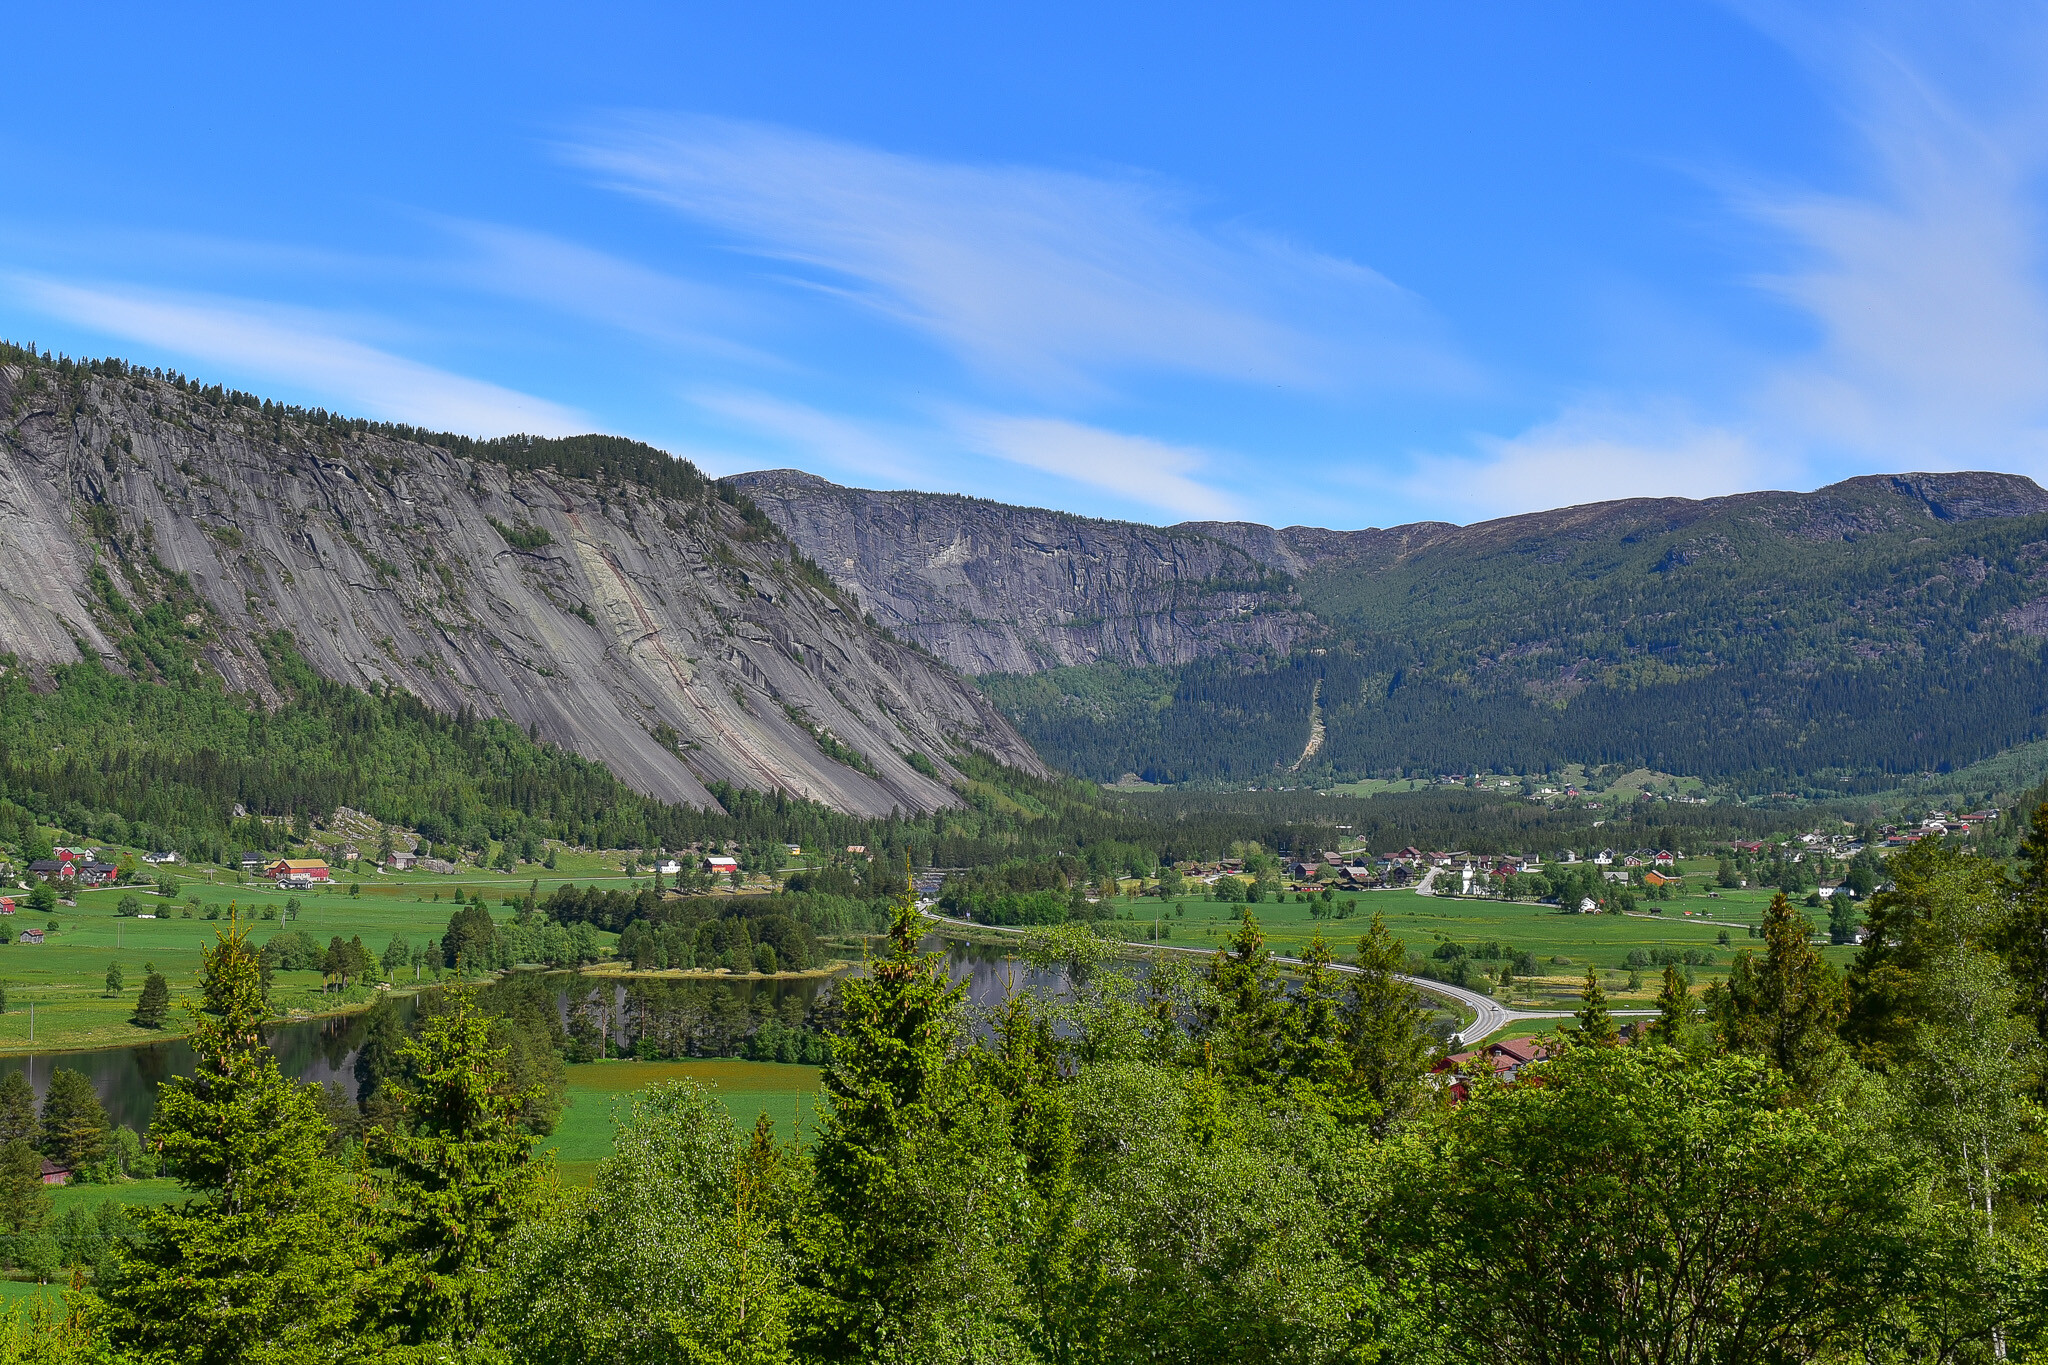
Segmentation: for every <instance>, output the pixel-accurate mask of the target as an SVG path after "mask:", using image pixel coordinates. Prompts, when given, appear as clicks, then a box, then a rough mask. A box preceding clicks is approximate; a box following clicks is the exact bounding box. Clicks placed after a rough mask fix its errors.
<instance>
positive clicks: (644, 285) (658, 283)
mask: <svg viewBox="0 0 2048 1365" xmlns="http://www.w3.org/2000/svg"><path fill="white" fill-rule="evenodd" d="M435 221H436V222H438V223H439V225H440V226H441V227H443V228H444V229H445V230H446V231H448V232H449V233H450V234H451V235H453V236H454V237H455V238H456V239H457V240H458V241H459V242H461V243H462V244H463V245H464V246H465V247H466V248H467V251H466V253H465V254H464V255H463V256H461V257H459V258H458V259H457V260H456V261H455V262H454V263H453V264H452V265H451V266H446V267H437V268H439V269H440V270H441V272H442V273H443V274H444V275H452V276H454V277H455V278H457V279H460V280H462V281H463V282H465V283H468V284H471V285H474V286H476V287H479V288H482V289H485V290H488V291H490V292H492V293H495V294H502V295H504V296H506V297H509V298H516V299H524V300H527V301H529V302H533V303H538V304H541V305H543V306H545V307H549V308H553V309H556V310H558V311H560V312H564V313H568V314H570V315H572V316H576V317H582V318H587V319H589V320H590V321H593V322H597V323H601V324H603V325H605V326H608V327H614V328H617V329H618V330H620V331H623V332H629V333H632V334H634V335H637V336H641V337H645V338H647V339H648V340H651V341H658V342H664V343H668V344H671V345H678V346H684V347H689V348H691V349H695V350H701V351H707V352H714V353H717V354H720V355H723V356H726V357H728V358H732V359H739V360H745V361H747V362H750V363H752V364H755V365H760V366H767V367H770V368H786V366H785V365H784V363H783V362H782V361H780V360H778V359H776V358H775V357H773V356H770V355H768V354H767V353H765V352H762V351H759V350H756V349H754V348H752V347H749V346H745V345H742V344H740V343H737V342H735V341H733V340H732V339H731V338H730V336H729V335H727V333H728V332H729V331H730V330H731V329H732V328H734V327H735V326H737V325H739V324H740V323H742V322H744V321H745V320H747V319H748V318H749V316H750V314H752V313H753V312H755V311H757V310H756V309H755V308H753V307H752V306H751V305H749V304H747V303H745V302H743V301H742V300H741V299H739V298H738V297H737V296H735V295H734V294H733V293H732V292H731V291H729V290H725V289H721V288H718V287H716V286H714V285H709V284H705V283H702V282H701V281H696V280H687V279H679V278H677V277H676V276H674V275H670V274H665V273H663V272H661V271H659V270H653V269H650V268H648V267H647V266H644V265H641V264H639V263H638V262H636V261H629V260H625V259H623V258H621V257H618V256H614V255H611V254H610V253H607V252H603V251H598V250H596V249H594V248H592V247H587V246H583V245H581V244H579V243H576V242H568V241H564V240H562V239H561V238H559V237H554V236H550V235H548V234H546V233H541V232H530V231H527V230H525V229H522V228H515V227H506V226H504V225H502V224H496V223H479V222H471V221H467V220H461V219H445V218H444V219H437V220H435Z"/></svg>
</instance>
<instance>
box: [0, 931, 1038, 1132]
mask: <svg viewBox="0 0 2048 1365" xmlns="http://www.w3.org/2000/svg"><path fill="white" fill-rule="evenodd" d="M924 946H925V948H926V949H927V950H928V951H938V950H939V949H942V948H943V949H944V950H945V951H946V971H947V973H948V974H949V975H950V976H951V977H952V978H953V979H954V980H956V981H965V982H966V983H967V984H968V994H969V996H970V998H971V999H973V1000H974V1001H975V1002H976V1003H978V1004H991V1003H994V1002H996V1001H998V1000H1000V999H1001V998H1002V997H1003V994H1004V993H1005V992H1006V991H1007V990H1009V989H1010V987H1011V983H1012V982H1014V983H1015V985H1016V987H1017V988H1018V989H1023V990H1032V991H1043V992H1051V993H1057V992H1059V991H1061V990H1063V989H1064V988H1065V985H1066V981H1065V978H1064V975H1063V974H1061V973H1057V972H1050V973H1046V972H1033V971H1027V970H1026V969H1025V968H1024V966H1023V964H1022V963H1019V962H1017V961H1015V959H1014V958H1013V957H1011V956H1010V955H1009V954H1008V953H1007V952H1006V951H1005V950H1004V949H1002V948H997V947H987V946H983V945H978V944H963V943H946V942H944V941H943V940H941V939H939V938H937V937H936V936H933V937H929V938H927V939H926V940H925V943H924ZM549 976H550V977H551V978H552V979H554V980H556V981H557V982H558V983H559V985H558V989H557V993H556V994H557V999H558V1001H559V1002H560V1004H561V1006H562V1008H564V1009H565V1010H566V1008H567V1005H568V1001H569V998H570V995H571V992H572V990H573V989H574V987H575V985H576V983H577V982H578V981H579V980H583V981H585V982H589V984H590V985H595V984H596V982H592V981H590V979H589V978H578V977H577V976H576V974H575V973H573V972H553V973H549ZM705 984H710V985H716V986H720V987H722V988H723V989H725V990H729V991H732V992H734V993H735V994H737V995H739V996H740V998H741V999H743V1000H746V1001H752V1000H754V999H755V998H756V997H757V996H758V995H761V994H766V995H767V996H768V997H769V998H770V999H772V1000H775V1001H780V1000H782V999H784V998H785V997H786V996H788V995H791V994H795V995H797V996H799V997H800V998H802V999H803V1000H804V1001H805V1002H806V1003H807V1004H808V1003H809V1000H810V998H811V997H812V996H814V995H816V994H817V992H818V991H819V990H820V989H822V987H823V986H824V984H825V983H824V981H823V980H821V979H820V978H818V977H802V978H797V979H795V980H787V981H781V980H766V981H753V980H747V979H744V978H743V979H740V980H734V981H724V982H718V981H712V982H707V983H705ZM625 989H626V988H625V985H624V983H619V984H617V985H615V986H614V997H615V1001H616V1003H617V1004H618V1005H620V1006H623V1004H624V1000H625ZM398 1006H399V1009H400V1010H401V1011H403V1013H404V1016H405V1017H406V1018H407V1019H411V1017H412V1015H413V1013H414V1011H415V1009H416V1008H417V1006H416V1003H415V1000H414V998H413V997H411V996H402V997H400V998H399V1000H398ZM366 1029H367V1024H366V1023H365V1021H364V1014H362V1013H356V1014H346V1015H334V1016H330V1017H327V1018H321V1019H302V1020H297V1021H294V1022H290V1023H284V1024H278V1025H276V1026H274V1027H273V1028H272V1029H271V1030H270V1031H269V1033H270V1048H271V1051H273V1052H275V1053H276V1054H277V1059H278V1064H279V1066H280V1067H281V1068H282V1069H283V1071H284V1073H285V1074H286V1075H287V1076H292V1077H296V1078H297V1079H299V1080H302V1081H313V1082H317V1083H319V1084H321V1085H325V1084H327V1083H328V1082H330V1081H332V1082H335V1083H338V1084H339V1085H340V1086H341V1087H342V1088H343V1089H344V1090H346V1091H347V1092H348V1093H349V1094H351V1095H353V1094H355V1091H356V1076H355V1061H356V1051H357V1049H358V1048H360V1047H361V1046H362V1043H363V1035H364V1032H365V1031H366ZM60 1066H61V1067H68V1068H70V1069H71V1070H73V1071H82V1072H84V1073H85V1074H86V1076H87V1077H89V1078H90V1079H91V1080H92V1083H93V1086H94V1088H95V1089H97V1090H98V1091H99V1095H100V1100H101V1102H102V1103H103V1104H105V1105H106V1107H107V1117H108V1118H110V1119H111V1120H112V1121H113V1122H115V1123H119V1124H125V1125H127V1126H128V1127H130V1128H133V1129H135V1130H136V1131H137V1132H143V1131H146V1130H147V1129H148V1127H149V1120H150V1117H151V1115H153V1114H154V1113H155V1112H156V1088H157V1086H158V1085H159V1084H161V1083H162V1082H164V1081H166V1080H168V1079H170V1078H171V1077H172V1076H181V1075H190V1074H191V1073H192V1046H191V1044H190V1043H188V1042H186V1041H185V1040H184V1039H182V1038H175V1039H170V1040H168V1041H165V1042H160V1043H138V1044H133V1045H130V1046H126V1047H103V1048H91V1049H87V1050H83V1051H78V1052H41V1053H16V1054H13V1055H10V1056H5V1057H0V1075H5V1074H6V1073H7V1072H9V1071H23V1072H26V1073H28V1077H29V1080H30V1082H31V1083H32V1084H34V1086H35V1089H36V1094H37V1095H38V1096H40V1095H41V1094H42V1093H43V1091H44V1090H45V1088H47V1087H48V1085H49V1083H50V1073H51V1072H52V1071H54V1070H55V1069H56V1068H58V1067H60Z"/></svg>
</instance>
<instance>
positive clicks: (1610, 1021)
mask: <svg viewBox="0 0 2048 1365" xmlns="http://www.w3.org/2000/svg"><path fill="white" fill-rule="evenodd" d="M1573 1016H1574V1017H1575V1018H1576V1019H1577V1020H1578V1021H1579V1041H1580V1042H1582V1043H1600V1044H1608V1043H1613V1042H1616V1041H1618V1040H1619V1038H1620V1035H1619V1034H1618V1033H1616V1032H1615V1028H1614V1016H1613V1015H1611V1014H1609V1013H1608V1012H1607V992H1606V991H1604V990H1602V989H1601V988H1600V969H1599V968H1597V967H1588V968H1586V984H1585V985H1584V986H1582V987H1580V988H1579V1007H1578V1009H1577V1010H1575V1011H1573Z"/></svg>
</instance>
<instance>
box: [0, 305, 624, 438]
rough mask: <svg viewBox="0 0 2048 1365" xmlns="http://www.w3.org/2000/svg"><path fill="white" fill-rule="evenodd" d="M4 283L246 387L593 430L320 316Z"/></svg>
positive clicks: (418, 412) (480, 428)
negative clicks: (266, 385)
mask: <svg viewBox="0 0 2048 1365" xmlns="http://www.w3.org/2000/svg"><path fill="white" fill-rule="evenodd" d="M5 280H6V284H7V286H8V287H9V288H10V289H11V290H12V291H13V292H14V293H15V294H16V296H17V297H18V298H19V299H20V300H21V301H22V302H23V303H24V304H26V305H28V306H29V307H32V308H34V309H36V310H37V311H39V312H42V313H44V314H46V315H48V316H50V317H54V318H59V319H62V320H64V321H66V322H70V323H73V324H75V325H77V326H81V327H86V328H89V329H91V330H93V331H96V332H100V333H103V334H105V335H107V336H111V337H119V338H122V339H124V340H127V341H133V342H139V343H141V344H143V345H146V346H151V347H155V348H158V349H159V350H161V351H163V352H165V353H167V354H170V355H176V356H182V357H187V358H189V360H191V361H196V362H200V363H204V364H208V365H213V366H216V367H219V368H221V369H223V370H229V371H231V372H233V373H234V374H235V375H237V376H246V377H247V378H246V379H245V380H243V381H242V382H250V383H254V382H258V381H270V382H278V383H286V384H291V385H295V386H298V387H299V388H300V389H301V390H302V391H307V392H311V393H315V394H320V395H323V396H324V399H323V401H325V402H329V403H333V404H334V405H335V406H337V407H345V408H347V409H350V410H352V411H353V412H354V413H357V414H360V415H362V416H366V417H375V418H380V419H383V420H387V421H401V422H411V423H414V424H416V425H419V426H426V427H437V428H444V429H447V430H452V431H460V432H468V433H474V434H477V435H492V436H495V435H504V434H506V433H510V432H530V433H532V434H534V435H539V436H561V435H568V434H570V433H572V432H578V431H587V430H589V429H590V426H591V423H590V421H589V419H588V418H587V417H584V416H583V415H581V414H580V413H578V412H576V411H575V410H574V409H571V408H567V407H563V406H561V405H560V404H556V403H551V402H549V401H547V400H546V399H542V398H535V397H533V396H531V395H529V394H523V393H519V392H516V391H515V390H512V389H507V388H502V387H500V386H499V385H496V384H489V383H485V382H483V381H481V380H476V379H469V378H466V377H464V376H462V375H458V374H451V373H449V372H448V371H446V370H441V369H436V368H435V367H433V366H431V365H425V364H422V363H420V362H419V361H416V360H408V359H406V358H405V357H403V356H399V355H394V354H392V353H391V352H389V351H383V350H379V349H377V348H376V347H374V346H370V345H367V344H365V343H363V342H360V341H357V340H354V339H352V338H350V337H348V336H346V335H344V334H343V326H342V324H341V323H339V322H338V321H337V320H336V319H333V318H330V317H326V316H323V315H321V314H318V313H312V312H308V311H304V310H288V309H282V308H274V307H270V306H266V305H262V304H254V303H248V302H245V301H241V300H228V299H219V298H213V297H205V296H190V295H175V296H174V295H166V294H160V293H153V292H145V291H141V290H133V289H127V288H122V287H117V286H111V285H106V286H96V287H95V286H85V285H78V284H71V283H66V282H62V281H57V280H49V279H43V278H39V277H35V276H27V275H12V276H7V277H5Z"/></svg>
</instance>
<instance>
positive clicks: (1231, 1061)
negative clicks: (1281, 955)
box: [1205, 910, 1287, 1085]
mask: <svg viewBox="0 0 2048 1365" xmlns="http://www.w3.org/2000/svg"><path fill="white" fill-rule="evenodd" d="M1209 985H1210V988H1211V989H1212V990H1213V991H1214V992H1215V999H1214V1001H1213V1003H1211V1004H1210V1005H1209V1007H1208V1009H1207V1010H1206V1011H1205V1013H1206V1015H1207V1018H1206V1020H1205V1022H1206V1023H1207V1025H1208V1030H1209V1034H1210V1038H1211V1047H1212V1049H1213V1055H1214V1057H1215V1059H1216V1061H1217V1062H1218V1064H1220V1065H1221V1067H1222V1068H1223V1072H1224V1074H1225V1075H1227V1076H1230V1077H1231V1078H1233V1079H1235V1080H1237V1081H1240V1082H1243V1083H1246V1084H1251V1085H1271V1084H1273V1083H1274V1082H1276V1081H1277V1080H1278V1079H1279V1073H1280V1063H1281V1034H1282V1032H1283V1030H1284V1029H1285V1027H1286V1022H1287V990H1286V987H1284V986H1283V985H1281V983H1280V970H1279V968H1278V967H1276V966H1275V965H1274V963H1273V955H1272V953H1270V952H1269V951H1267V949H1266V936H1265V934H1264V933H1263V932H1261V930H1260V928H1259V917H1258V916H1257V915H1254V914H1253V913H1252V912H1251V911H1249V910H1247V911H1245V912H1244V918H1243V919H1242V920H1240V921H1239V923H1238V926H1237V933H1236V934H1234V935H1232V937H1231V940H1230V942H1229V944H1227V945H1226V946H1225V947H1223V948H1220V949H1218V950H1217V952H1216V956H1215V957H1214V958H1213V959H1211V961H1210V963H1209Z"/></svg>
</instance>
